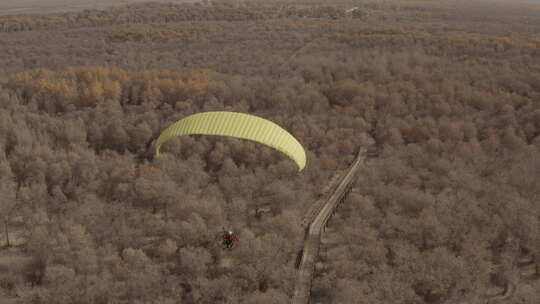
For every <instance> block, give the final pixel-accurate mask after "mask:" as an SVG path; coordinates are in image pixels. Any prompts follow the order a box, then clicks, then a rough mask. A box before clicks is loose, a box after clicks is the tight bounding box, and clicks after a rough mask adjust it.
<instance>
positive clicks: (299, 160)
mask: <svg viewBox="0 0 540 304" xmlns="http://www.w3.org/2000/svg"><path fill="white" fill-rule="evenodd" d="M192 134H203V135H221V136H231V137H236V138H242V139H248V140H252V141H256V142H259V143H261V144H264V145H267V146H269V147H272V148H274V149H276V150H278V151H280V152H282V153H284V154H286V155H287V156H288V157H289V158H291V159H292V160H293V161H294V162H295V163H296V165H297V166H298V169H299V171H302V169H304V167H305V166H306V152H305V151H304V148H303V147H302V145H301V144H300V143H299V142H298V140H296V138H294V137H293V136H292V135H291V134H290V133H289V132H287V131H286V130H284V129H283V128H281V127H280V126H278V125H277V124H275V123H273V122H271V121H269V120H266V119H264V118H260V117H257V116H254V115H249V114H243V113H235V112H204V113H198V114H193V115H190V116H188V117H186V118H184V119H181V120H179V121H177V122H176V123H174V124H172V125H170V126H169V127H168V128H167V129H165V131H163V133H161V135H160V136H159V137H158V139H157V142H156V155H158V156H159V149H160V147H161V145H162V144H163V143H164V142H166V141H168V140H169V139H171V138H173V137H176V136H182V135H192Z"/></svg>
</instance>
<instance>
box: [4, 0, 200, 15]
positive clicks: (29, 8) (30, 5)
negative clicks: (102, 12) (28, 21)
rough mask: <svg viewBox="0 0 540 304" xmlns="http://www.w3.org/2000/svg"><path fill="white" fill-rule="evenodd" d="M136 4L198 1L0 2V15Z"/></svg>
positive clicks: (66, 0)
mask: <svg viewBox="0 0 540 304" xmlns="http://www.w3.org/2000/svg"><path fill="white" fill-rule="evenodd" d="M137 2H170V3H193V2H199V1H198V0H152V1H149V0H2V1H0V15H11V14H21V13H32V14H35V13H55V12H67V11H77V10H84V9H104V8H107V7H111V6H116V5H123V4H130V3H137Z"/></svg>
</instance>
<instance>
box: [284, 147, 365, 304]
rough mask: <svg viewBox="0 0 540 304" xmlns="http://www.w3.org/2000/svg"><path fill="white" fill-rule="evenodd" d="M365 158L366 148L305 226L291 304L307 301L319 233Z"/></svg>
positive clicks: (319, 237)
mask: <svg viewBox="0 0 540 304" xmlns="http://www.w3.org/2000/svg"><path fill="white" fill-rule="evenodd" d="M365 158H366V150H365V149H361V150H360V152H358V155H357V156H356V159H355V160H354V161H353V163H352V165H351V166H350V167H349V169H348V170H347V172H346V174H345V175H344V176H343V177H342V178H341V181H340V183H339V185H338V186H337V187H335V188H334V191H333V192H332V193H331V195H330V196H328V199H327V200H326V202H325V203H324V205H322V208H320V210H319V212H318V213H317V216H316V217H315V218H314V219H313V221H311V223H309V224H308V225H307V227H306V231H307V233H306V237H305V240H304V249H303V251H302V258H301V260H300V265H299V269H298V275H297V278H296V285H295V290H294V296H293V300H292V303H293V304H307V303H309V298H310V293H311V281H312V279H313V272H314V270H315V261H316V259H317V257H318V255H319V245H320V242H321V234H322V232H323V231H324V229H325V228H326V224H327V222H328V219H329V218H330V217H331V216H332V215H333V214H334V212H335V210H336V207H337V206H338V205H339V204H340V203H341V202H343V200H344V199H345V198H346V197H347V194H348V193H349V192H350V191H351V189H352V186H353V183H354V181H355V177H356V174H357V172H358V169H359V168H360V167H361V165H362V164H363V163H364V160H365Z"/></svg>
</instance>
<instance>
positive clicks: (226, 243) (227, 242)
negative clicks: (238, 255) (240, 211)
mask: <svg viewBox="0 0 540 304" xmlns="http://www.w3.org/2000/svg"><path fill="white" fill-rule="evenodd" d="M237 243H238V238H237V237H236V235H235V234H234V233H233V232H232V231H230V230H229V231H224V232H223V249H225V248H227V249H232V248H233V247H236V244H237Z"/></svg>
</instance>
